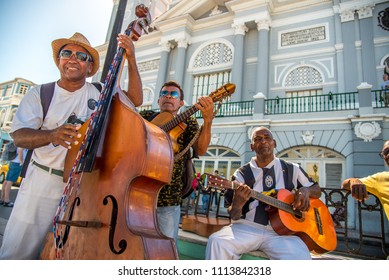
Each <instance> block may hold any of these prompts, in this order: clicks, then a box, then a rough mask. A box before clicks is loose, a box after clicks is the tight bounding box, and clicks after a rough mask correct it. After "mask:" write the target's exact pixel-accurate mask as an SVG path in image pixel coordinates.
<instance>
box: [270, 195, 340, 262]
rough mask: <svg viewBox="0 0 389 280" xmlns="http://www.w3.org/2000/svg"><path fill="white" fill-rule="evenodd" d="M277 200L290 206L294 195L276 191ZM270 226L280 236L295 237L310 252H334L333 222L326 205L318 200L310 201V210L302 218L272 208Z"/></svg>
mask: <svg viewBox="0 0 389 280" xmlns="http://www.w3.org/2000/svg"><path fill="white" fill-rule="evenodd" d="M277 199H278V200H280V201H282V202H285V203H287V204H292V202H293V201H294V194H293V193H291V192H290V191H288V190H286V189H281V190H279V191H278V194H277ZM269 218H270V222H271V225H272V227H273V229H274V231H275V232H277V233H278V234H280V235H297V236H299V237H300V238H301V239H302V240H303V241H304V242H305V244H306V245H307V247H308V248H309V250H310V251H315V252H316V253H320V254H322V253H326V252H329V251H332V250H335V248H336V244H337V239H336V231H335V227H334V222H333V220H332V217H331V214H330V212H329V211H328V208H327V207H326V205H325V204H324V203H323V202H322V201H321V200H320V199H314V198H311V199H310V208H309V210H308V211H307V212H302V217H298V216H297V215H293V214H291V213H288V212H286V211H283V210H280V209H276V208H274V207H272V209H271V210H270V211H269Z"/></svg>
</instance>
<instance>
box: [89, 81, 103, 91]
mask: <svg viewBox="0 0 389 280" xmlns="http://www.w3.org/2000/svg"><path fill="white" fill-rule="evenodd" d="M92 85H94V86H95V87H96V88H97V89H98V90H99V91H100V92H101V90H102V89H103V86H102V85H101V84H100V83H99V82H93V83H92Z"/></svg>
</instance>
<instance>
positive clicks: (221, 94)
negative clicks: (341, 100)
mask: <svg viewBox="0 0 389 280" xmlns="http://www.w3.org/2000/svg"><path fill="white" fill-rule="evenodd" d="M234 91H235V85H234V84H232V83H227V84H225V85H223V86H221V87H220V88H218V89H217V90H215V91H213V92H211V93H210V94H209V97H211V98H212V100H213V102H217V101H221V100H223V99H224V98H226V97H228V96H230V95H231V94H233V93H234ZM198 110H199V109H197V108H196V106H194V105H193V106H192V107H190V108H189V109H188V110H186V111H185V112H183V113H181V114H177V115H176V116H174V115H173V114H172V113H170V112H162V113H160V114H159V115H157V116H156V117H155V118H154V119H153V120H152V121H151V123H152V124H155V125H156V126H158V127H160V128H161V129H162V130H163V131H165V132H167V133H168V134H169V136H170V140H171V142H172V146H173V151H174V153H175V154H176V153H177V152H178V151H179V146H178V143H177V139H178V137H179V136H180V135H181V134H182V133H183V132H184V131H185V129H186V126H187V125H186V124H185V123H184V121H185V120H187V119H188V118H189V117H190V116H191V115H193V114H194V113H196V112H197V111H198Z"/></svg>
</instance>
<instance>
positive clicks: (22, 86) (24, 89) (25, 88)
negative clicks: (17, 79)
mask: <svg viewBox="0 0 389 280" xmlns="http://www.w3.org/2000/svg"><path fill="white" fill-rule="evenodd" d="M27 91H28V86H26V85H21V86H20V89H19V93H20V94H23V95H25V94H26V93H27Z"/></svg>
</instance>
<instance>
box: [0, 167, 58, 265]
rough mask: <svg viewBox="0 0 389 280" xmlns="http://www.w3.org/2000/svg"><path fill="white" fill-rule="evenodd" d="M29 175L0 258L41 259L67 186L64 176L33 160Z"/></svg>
mask: <svg viewBox="0 0 389 280" xmlns="http://www.w3.org/2000/svg"><path fill="white" fill-rule="evenodd" d="M26 175H27V176H26V179H23V181H22V184H21V186H20V189H19V192H18V195H17V198H16V201H15V205H14V207H13V209H12V212H11V216H10V218H9V220H8V222H7V226H6V228H5V232H4V237H3V244H2V247H1V248H0V259H4V260H22V259H24V260H28V259H38V257H39V251H40V250H41V247H42V246H43V241H44V240H45V237H46V234H47V233H48V232H49V231H51V230H52V228H53V219H54V216H55V213H56V211H57V208H58V204H59V201H60V199H61V197H62V194H63V191H64V186H65V184H64V183H63V182H62V177H60V176H57V175H53V174H52V175H50V174H49V173H48V172H47V171H44V170H42V169H40V168H39V167H37V166H35V165H31V164H30V166H29V167H28V170H27V174H26Z"/></svg>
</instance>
